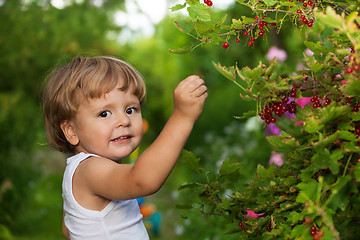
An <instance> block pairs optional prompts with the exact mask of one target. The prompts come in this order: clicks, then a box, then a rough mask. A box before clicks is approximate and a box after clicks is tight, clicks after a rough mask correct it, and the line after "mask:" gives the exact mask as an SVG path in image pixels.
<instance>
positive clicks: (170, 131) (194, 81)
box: [75, 76, 207, 200]
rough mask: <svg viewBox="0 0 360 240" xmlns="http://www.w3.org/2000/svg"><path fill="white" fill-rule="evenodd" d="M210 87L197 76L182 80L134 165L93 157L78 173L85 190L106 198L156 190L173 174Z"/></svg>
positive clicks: (122, 197) (123, 197)
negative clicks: (168, 111) (163, 121)
mask: <svg viewBox="0 0 360 240" xmlns="http://www.w3.org/2000/svg"><path fill="white" fill-rule="evenodd" d="M206 98H207V88H206V86H205V85H204V81H203V80H202V79H201V78H199V77H198V76H190V77H188V78H186V79H185V80H183V81H182V82H181V83H179V85H178V86H177V87H176V89H175V91H174V111H173V113H172V115H171V116H170V118H169V120H168V122H167V123H166V125H165V127H164V129H163V130H162V131H161V133H160V135H159V136H158V137H157V139H156V140H155V141H154V142H153V144H151V145H150V146H149V148H148V149H147V150H146V151H144V152H143V153H142V154H141V155H140V157H139V158H138V159H137V161H136V162H135V164H134V165H128V164H117V163H115V162H113V161H109V160H107V159H103V158H90V159H88V160H86V161H84V162H83V163H82V164H81V165H80V166H79V167H78V169H77V173H75V174H76V175H78V180H79V182H81V185H82V186H83V187H85V188H87V190H86V191H89V192H91V193H92V194H93V195H97V196H101V197H103V198H106V199H118V200H123V199H132V198H137V197H141V196H146V195H150V194H153V193H155V192H157V191H158V190H159V189H160V187H161V186H162V184H163V183H164V182H165V180H166V178H167V177H168V176H169V174H170V173H171V171H172V169H173V167H174V166H175V164H176V162H177V159H178V157H179V155H180V153H181V151H182V148H183V147H184V145H185V142H186V140H187V138H188V137H189V135H190V133H191V131H192V128H193V126H194V123H195V121H196V120H197V119H198V117H199V116H200V114H201V112H202V109H203V105H204V102H205V100H206Z"/></svg>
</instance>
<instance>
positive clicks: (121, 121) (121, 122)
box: [117, 113, 130, 127]
mask: <svg viewBox="0 0 360 240" xmlns="http://www.w3.org/2000/svg"><path fill="white" fill-rule="evenodd" d="M117 125H118V127H121V126H122V127H127V126H129V125H130V117H129V116H128V115H127V114H126V113H123V114H120V115H119V116H118V124H117Z"/></svg>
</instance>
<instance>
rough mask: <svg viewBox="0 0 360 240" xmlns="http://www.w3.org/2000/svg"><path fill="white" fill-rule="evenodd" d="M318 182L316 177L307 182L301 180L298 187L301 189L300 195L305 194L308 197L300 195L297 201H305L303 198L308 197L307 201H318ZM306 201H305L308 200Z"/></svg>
mask: <svg viewBox="0 0 360 240" xmlns="http://www.w3.org/2000/svg"><path fill="white" fill-rule="evenodd" d="M318 184H319V183H318V182H317V181H316V180H314V179H309V181H307V182H301V183H299V184H298V185H297V187H298V188H300V189H301V191H300V193H301V194H300V193H299V195H302V194H303V195H305V196H306V197H304V196H302V197H301V198H299V197H298V199H296V201H297V202H302V203H304V202H303V200H305V199H306V201H308V200H309V199H310V200H312V201H313V202H315V201H316V195H317V190H318ZM306 201H305V202H306Z"/></svg>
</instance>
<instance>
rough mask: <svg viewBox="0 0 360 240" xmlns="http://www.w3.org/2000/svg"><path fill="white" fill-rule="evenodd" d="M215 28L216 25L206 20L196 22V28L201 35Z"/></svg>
mask: <svg viewBox="0 0 360 240" xmlns="http://www.w3.org/2000/svg"><path fill="white" fill-rule="evenodd" d="M214 29H215V26H214V25H212V24H206V23H205V22H201V21H198V22H196V24H195V30H196V32H197V33H198V34H199V35H201V34H204V33H206V32H209V31H211V30H214Z"/></svg>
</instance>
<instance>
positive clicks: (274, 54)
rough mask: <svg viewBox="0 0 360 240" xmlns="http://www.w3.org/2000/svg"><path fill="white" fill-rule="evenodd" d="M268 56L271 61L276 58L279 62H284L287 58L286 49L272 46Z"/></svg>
mask: <svg viewBox="0 0 360 240" xmlns="http://www.w3.org/2000/svg"><path fill="white" fill-rule="evenodd" d="M266 58H267V59H268V60H270V61H271V60H273V59H274V58H276V59H277V60H278V61H279V62H284V61H285V60H286V58H287V54H286V52H285V50H283V49H279V48H277V47H275V46H272V47H271V48H270V49H269V51H268V53H267V54H266Z"/></svg>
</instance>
